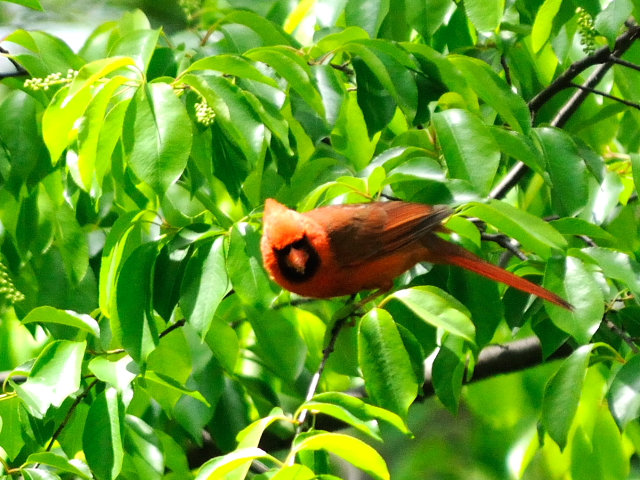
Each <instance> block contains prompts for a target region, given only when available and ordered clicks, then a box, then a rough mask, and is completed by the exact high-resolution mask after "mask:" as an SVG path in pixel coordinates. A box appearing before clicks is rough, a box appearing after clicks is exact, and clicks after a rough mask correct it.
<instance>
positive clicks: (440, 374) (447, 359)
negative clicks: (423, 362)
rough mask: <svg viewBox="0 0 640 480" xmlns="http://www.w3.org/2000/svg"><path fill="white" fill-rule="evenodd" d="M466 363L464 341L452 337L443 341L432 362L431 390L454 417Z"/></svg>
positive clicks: (456, 412)
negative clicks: (432, 389)
mask: <svg viewBox="0 0 640 480" xmlns="http://www.w3.org/2000/svg"><path fill="white" fill-rule="evenodd" d="M466 363H467V352H466V349H465V345H464V340H462V338H460V337H454V336H448V337H447V338H446V339H445V341H444V343H443V344H442V346H441V347H440V350H439V351H438V354H437V355H436V358H435V359H434V361H433V368H432V372H431V374H432V378H433V388H434V390H435V392H436V395H437V396H438V399H440V401H441V402H442V404H443V405H444V406H445V407H447V409H449V411H450V412H451V413H453V414H454V415H457V414H458V404H459V400H460V393H461V392H462V381H463V380H464V372H465V369H466Z"/></svg>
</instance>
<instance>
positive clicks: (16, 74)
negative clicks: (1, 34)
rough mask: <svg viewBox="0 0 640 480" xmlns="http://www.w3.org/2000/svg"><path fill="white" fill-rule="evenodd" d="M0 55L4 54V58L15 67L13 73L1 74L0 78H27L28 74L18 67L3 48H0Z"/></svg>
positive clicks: (25, 70)
mask: <svg viewBox="0 0 640 480" xmlns="http://www.w3.org/2000/svg"><path fill="white" fill-rule="evenodd" d="M0 53H2V54H4V55H3V56H5V58H6V59H7V60H9V61H10V62H11V64H12V65H13V66H14V67H15V69H16V71H15V72H10V73H3V74H2V76H1V77H0V78H9V77H23V76H29V75H30V73H29V72H28V71H27V69H25V68H24V67H23V66H22V65H20V64H19V63H18V62H17V61H16V60H15V59H14V58H13V57H12V56H11V54H10V53H9V51H8V50H6V49H5V48H2V47H0Z"/></svg>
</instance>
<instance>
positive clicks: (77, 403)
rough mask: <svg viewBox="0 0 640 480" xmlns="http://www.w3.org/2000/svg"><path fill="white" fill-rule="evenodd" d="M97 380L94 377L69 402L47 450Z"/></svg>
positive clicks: (48, 449) (47, 449) (49, 449)
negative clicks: (70, 402)
mask: <svg viewBox="0 0 640 480" xmlns="http://www.w3.org/2000/svg"><path fill="white" fill-rule="evenodd" d="M99 381H100V380H98V379H97V378H96V379H95V380H94V381H93V382H91V383H90V384H89V386H88V387H87V388H85V389H84V391H83V392H82V393H81V394H80V395H78V397H77V398H76V399H75V400H74V402H73V403H72V404H71V407H70V408H69V411H68V412H67V415H66V416H65V417H64V420H62V422H61V423H60V425H59V426H58V428H57V430H56V431H55V432H54V434H53V435H52V436H51V441H50V442H49V445H47V448H46V451H47V452H49V451H51V448H52V447H53V444H54V443H55V442H56V440H58V437H59V436H60V434H61V433H62V430H64V427H65V426H66V425H67V423H68V422H69V420H70V419H71V415H73V412H75V410H76V408H78V405H80V402H82V401H83V400H84V399H85V398H86V396H87V395H89V392H90V391H91V389H92V388H93V387H95V386H96V385H97V383H98V382H99Z"/></svg>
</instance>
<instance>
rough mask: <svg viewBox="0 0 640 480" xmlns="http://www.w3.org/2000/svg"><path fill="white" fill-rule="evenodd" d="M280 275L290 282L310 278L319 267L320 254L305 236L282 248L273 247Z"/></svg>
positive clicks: (298, 281)
mask: <svg viewBox="0 0 640 480" xmlns="http://www.w3.org/2000/svg"><path fill="white" fill-rule="evenodd" d="M274 253H275V254H276V258H277V259H278V266H279V267H280V271H281V272H282V275H283V276H284V277H285V278H286V279H287V280H289V281H290V282H295V283H300V282H304V281H305V280H308V279H310V278H311V277H313V275H315V274H316V272H317V271H318V268H319V267H320V256H319V255H318V252H317V251H316V249H315V248H313V245H311V242H310V241H309V239H308V238H307V237H306V236H305V237H302V238H301V239H300V240H296V241H295V242H293V243H291V244H289V245H287V246H286V247H284V248H282V249H274Z"/></svg>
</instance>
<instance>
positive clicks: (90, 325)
mask: <svg viewBox="0 0 640 480" xmlns="http://www.w3.org/2000/svg"><path fill="white" fill-rule="evenodd" d="M34 322H36V323H57V324H60V325H68V326H70V327H74V328H78V329H80V330H82V331H85V332H88V333H91V334H92V335H94V336H95V337H97V338H100V327H99V325H98V322H96V321H95V319H94V318H93V317H91V316H89V315H86V314H81V313H76V312H74V311H71V310H58V309H57V308H53V307H49V306H44V307H38V308H35V309H33V310H31V311H30V312H29V314H28V315H27V316H26V317H25V318H24V319H23V320H22V322H21V323H22V324H23V325H25V324H27V323H34Z"/></svg>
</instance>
